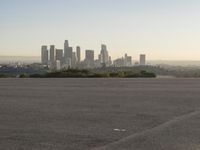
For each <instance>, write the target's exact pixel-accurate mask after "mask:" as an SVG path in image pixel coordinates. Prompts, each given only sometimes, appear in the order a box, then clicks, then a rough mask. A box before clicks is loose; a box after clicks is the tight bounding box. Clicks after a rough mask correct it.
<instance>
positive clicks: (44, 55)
mask: <svg viewBox="0 0 200 150" xmlns="http://www.w3.org/2000/svg"><path fill="white" fill-rule="evenodd" d="M41 63H42V64H43V65H48V49H47V46H45V45H43V46H42V48H41Z"/></svg>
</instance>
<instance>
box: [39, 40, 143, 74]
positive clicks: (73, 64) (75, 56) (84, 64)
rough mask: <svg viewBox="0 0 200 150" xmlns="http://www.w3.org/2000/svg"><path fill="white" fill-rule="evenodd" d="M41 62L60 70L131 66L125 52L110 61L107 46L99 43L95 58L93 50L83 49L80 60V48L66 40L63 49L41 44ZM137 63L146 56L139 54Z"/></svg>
mask: <svg viewBox="0 0 200 150" xmlns="http://www.w3.org/2000/svg"><path fill="white" fill-rule="evenodd" d="M41 63H42V65H45V66H48V67H49V68H50V69H55V70H60V69H64V68H66V69H67V68H86V69H87V68H100V67H131V66H133V60H132V57H131V56H128V55H127V54H125V56H124V57H122V58H118V59H116V60H114V61H112V59H111V56H109V53H108V50H107V46H106V45H105V44H102V45H101V50H100V54H99V55H98V58H97V59H95V56H94V50H85V59H84V60H81V48H80V46H77V47H76V50H75V51H73V48H72V47H70V46H69V43H68V40H65V42H64V49H56V47H55V45H50V48H49V49H48V46H46V45H43V46H42V47H41ZM136 64H137V65H145V64H146V56H145V55H144V54H142V55H140V62H139V63H136Z"/></svg>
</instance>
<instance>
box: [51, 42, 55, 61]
mask: <svg viewBox="0 0 200 150" xmlns="http://www.w3.org/2000/svg"><path fill="white" fill-rule="evenodd" d="M54 62H55V45H51V46H50V63H51V65H53V64H54Z"/></svg>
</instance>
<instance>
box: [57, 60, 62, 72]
mask: <svg viewBox="0 0 200 150" xmlns="http://www.w3.org/2000/svg"><path fill="white" fill-rule="evenodd" d="M60 69H61V63H60V60H56V70H60Z"/></svg>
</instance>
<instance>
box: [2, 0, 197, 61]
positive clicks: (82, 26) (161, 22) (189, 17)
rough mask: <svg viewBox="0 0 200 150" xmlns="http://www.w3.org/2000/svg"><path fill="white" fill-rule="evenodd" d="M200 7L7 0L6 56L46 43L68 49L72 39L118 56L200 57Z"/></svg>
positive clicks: (180, 0)
mask: <svg viewBox="0 0 200 150" xmlns="http://www.w3.org/2000/svg"><path fill="white" fill-rule="evenodd" d="M199 7H200V1H198V0H162V1H160V0H152V1H149V0H140V1H136V0H123V1H120V0H115V1H113V0H101V1H97V0H84V1H83V0H57V1H54V0H43V1H39V0H34V1H33V0H18V1H11V0H1V1H0V14H1V15H0V20H1V21H0V33H1V35H0V41H1V45H0V56H40V48H41V45H51V44H54V45H56V47H57V48H61V49H62V48H63V39H69V40H70V43H71V45H73V46H74V48H75V46H77V45H79V46H81V48H82V49H83V50H86V49H93V50H95V54H98V52H99V50H100V44H102V43H105V44H106V45H107V46H108V50H109V52H110V55H111V56H112V57H113V59H116V58H118V57H121V56H123V55H124V53H128V54H129V55H131V56H133V59H134V57H136V58H137V57H138V55H139V54H141V53H145V54H147V55H148V58H149V59H151V60H153V59H154V60H199V59H200V57H199V56H200V51H199V49H200V44H199V39H200V29H199V26H200V21H199V17H200V10H199ZM83 55H84V53H83V54H82V56H83ZM95 57H97V55H96V56H95Z"/></svg>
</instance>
